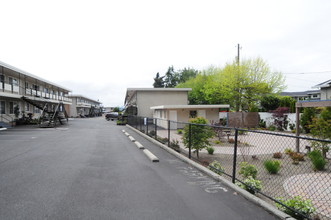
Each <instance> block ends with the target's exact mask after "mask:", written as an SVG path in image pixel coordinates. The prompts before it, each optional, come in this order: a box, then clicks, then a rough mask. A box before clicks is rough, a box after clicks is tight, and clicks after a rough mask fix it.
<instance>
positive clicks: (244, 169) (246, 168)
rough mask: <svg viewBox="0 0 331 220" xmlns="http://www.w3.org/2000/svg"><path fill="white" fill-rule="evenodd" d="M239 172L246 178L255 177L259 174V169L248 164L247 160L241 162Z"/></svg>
mask: <svg viewBox="0 0 331 220" xmlns="http://www.w3.org/2000/svg"><path fill="white" fill-rule="evenodd" d="M239 174H241V175H242V176H243V177H245V178H248V177H250V176H251V177H253V178H254V179H255V178H256V175H257V169H256V167H255V166H254V165H251V164H248V163H247V162H241V163H240V170H239Z"/></svg>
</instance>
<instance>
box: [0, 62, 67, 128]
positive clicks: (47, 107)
mask: <svg viewBox="0 0 331 220" xmlns="http://www.w3.org/2000/svg"><path fill="white" fill-rule="evenodd" d="M69 92H71V91H70V90H69V89H66V88H64V87H63V86H60V85H57V84H55V83H53V82H50V81H47V80H45V79H42V78H40V77H38V76H35V75H33V74H31V73H28V72H26V71H23V70H20V69H18V68H16V67H13V66H11V65H9V64H6V63H3V62H1V61H0V123H10V122H12V121H14V119H15V118H16V116H15V112H14V111H15V107H16V106H17V107H18V109H19V117H21V116H22V115H23V114H25V115H27V114H30V115H33V117H34V118H37V117H39V116H40V115H41V113H42V112H45V111H62V112H67V111H68V110H69V106H70V105H71V99H70V98H69V97H68V94H69ZM17 107H16V109H17Z"/></svg>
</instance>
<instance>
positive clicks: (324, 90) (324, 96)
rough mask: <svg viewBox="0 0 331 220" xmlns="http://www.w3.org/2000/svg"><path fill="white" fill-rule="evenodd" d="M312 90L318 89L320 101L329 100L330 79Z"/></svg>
mask: <svg viewBox="0 0 331 220" xmlns="http://www.w3.org/2000/svg"><path fill="white" fill-rule="evenodd" d="M314 88H320V90H321V100H331V79H329V80H327V81H325V82H322V83H320V84H317V85H316V86H314Z"/></svg>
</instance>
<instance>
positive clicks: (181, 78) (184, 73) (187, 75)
mask: <svg viewBox="0 0 331 220" xmlns="http://www.w3.org/2000/svg"><path fill="white" fill-rule="evenodd" d="M198 73H199V71H198V70H196V69H194V68H190V67H188V68H186V67H185V68H184V69H182V70H179V71H178V73H177V75H178V77H177V78H178V84H179V83H184V82H186V81H188V80H189V79H192V78H195V77H196V76H197V75H198Z"/></svg>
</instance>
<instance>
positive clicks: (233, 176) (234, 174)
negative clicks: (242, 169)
mask: <svg viewBox="0 0 331 220" xmlns="http://www.w3.org/2000/svg"><path fill="white" fill-rule="evenodd" d="M237 149H238V129H237V128H236V129H235V132H234V152H233V166H232V183H235V182H236V167H237Z"/></svg>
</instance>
